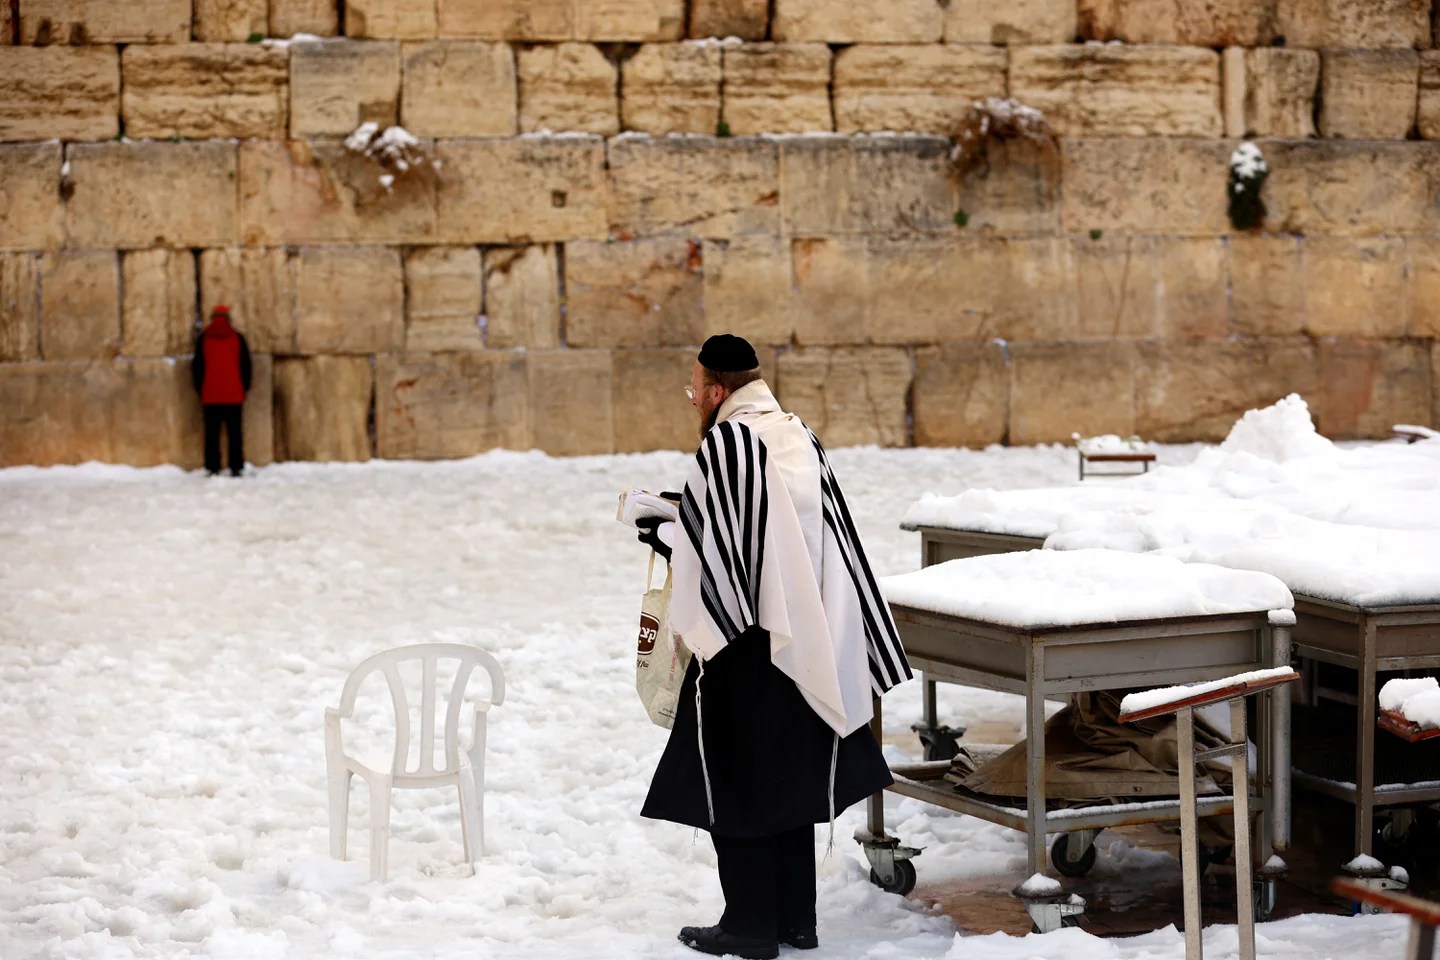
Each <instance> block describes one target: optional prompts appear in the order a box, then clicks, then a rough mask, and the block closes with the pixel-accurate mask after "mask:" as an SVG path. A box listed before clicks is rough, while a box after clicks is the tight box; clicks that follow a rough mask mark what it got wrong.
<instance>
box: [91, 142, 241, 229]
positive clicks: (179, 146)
mask: <svg viewBox="0 0 1440 960" xmlns="http://www.w3.org/2000/svg"><path fill="white" fill-rule="evenodd" d="M67 156H68V157H69V164H70V180H71V182H72V183H73V184H74V192H73V193H72V194H71V196H70V199H69V202H68V203H67V204H66V207H65V214H66V231H67V233H68V234H69V238H70V244H71V245H72V246H76V247H90V248H97V247H120V248H122V249H127V250H129V249H148V248H150V247H211V246H224V245H225V244H228V243H234V242H235V240H236V239H237V238H238V235H239V234H238V229H237V218H236V203H235V184H236V159H235V144H233V143H227V142H225V141H221V140H210V141H206V142H203V143H164V142H153V141H151V142H138V143H77V144H72V145H71V146H70V147H68V148H67Z"/></svg>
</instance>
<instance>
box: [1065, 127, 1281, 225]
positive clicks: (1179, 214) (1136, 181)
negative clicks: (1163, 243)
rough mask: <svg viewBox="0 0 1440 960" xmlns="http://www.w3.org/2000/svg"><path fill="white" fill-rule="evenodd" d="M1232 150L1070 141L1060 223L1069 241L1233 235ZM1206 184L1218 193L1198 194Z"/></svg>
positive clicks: (1208, 144) (1201, 143) (1181, 143)
mask: <svg viewBox="0 0 1440 960" xmlns="http://www.w3.org/2000/svg"><path fill="white" fill-rule="evenodd" d="M1233 149H1234V148H1233V145H1232V144H1229V143H1225V142H1223V141H1217V140H1187V139H1178V138H1176V139H1160V138H1155V139H1146V140H1138V139H1113V140H1112V139H1105V140H1068V139H1067V140H1063V141H1061V154H1062V156H1063V158H1064V179H1063V181H1062V183H1061V188H1060V203H1061V211H1060V216H1061V222H1062V223H1063V224H1064V227H1065V230H1066V232H1068V233H1086V234H1088V233H1089V232H1090V231H1092V230H1102V231H1106V232H1109V231H1112V230H1113V231H1120V232H1125V233H1149V234H1174V235H1180V236H1186V235H1189V236H1219V235H1221V234H1225V233H1228V232H1229V231H1230V220H1229V218H1228V217H1227V216H1226V213H1225V186H1224V184H1225V178H1226V177H1227V176H1228V174H1229V169H1230V154H1231V152H1232V151H1233ZM1267 149H1268V147H1267ZM1267 155H1268V154H1267ZM1270 169H1271V170H1272V171H1273V170H1274V169H1275V164H1274V162H1272V163H1271V165H1270ZM1271 179H1272V180H1273V179H1274V177H1273V175H1272V177H1271ZM1206 183H1214V184H1216V187H1215V189H1213V190H1205V189H1200V188H1198V187H1197V186H1196V184H1206ZM1265 197H1266V201H1267V202H1268V201H1269V197H1270V193H1269V190H1268V185H1267V192H1266V193H1265Z"/></svg>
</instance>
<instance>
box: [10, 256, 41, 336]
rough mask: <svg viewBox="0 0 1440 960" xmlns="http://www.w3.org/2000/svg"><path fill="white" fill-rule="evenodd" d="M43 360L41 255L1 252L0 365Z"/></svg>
mask: <svg viewBox="0 0 1440 960" xmlns="http://www.w3.org/2000/svg"><path fill="white" fill-rule="evenodd" d="M39 358H40V256H39V255H38V254H34V253H0V363H23V362H25V361H27V360H38V359H39Z"/></svg>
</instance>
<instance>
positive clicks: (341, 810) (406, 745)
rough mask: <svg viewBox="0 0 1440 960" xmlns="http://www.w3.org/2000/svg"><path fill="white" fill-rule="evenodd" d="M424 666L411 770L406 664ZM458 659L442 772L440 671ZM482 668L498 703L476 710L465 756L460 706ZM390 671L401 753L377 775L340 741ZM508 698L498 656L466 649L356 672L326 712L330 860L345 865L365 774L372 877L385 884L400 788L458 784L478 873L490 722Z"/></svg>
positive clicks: (430, 647)
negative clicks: (360, 701)
mask: <svg viewBox="0 0 1440 960" xmlns="http://www.w3.org/2000/svg"><path fill="white" fill-rule="evenodd" d="M417 660H418V661H420V664H421V671H422V677H423V680H422V684H421V687H422V692H421V702H420V736H419V747H420V749H419V755H418V757H417V763H416V766H415V768H414V769H409V767H408V759H409V755H410V740H411V737H410V704H409V701H408V700H407V698H406V695H405V685H404V683H403V682H402V680H401V677H400V665H401V664H403V663H408V662H410V661H417ZM442 660H443V661H451V660H453V661H456V667H455V678H454V680H453V682H452V683H451V684H450V689H449V693H448V699H447V707H446V710H445V729H444V731H443V735H444V738H445V739H444V748H445V765H444V766H443V767H442V768H440V769H436V767H435V736H436V733H435V700H436V694H437V692H439V690H438V688H439V686H440V683H439V681H438V680H437V676H436V674H437V670H436V667H437V665H438V664H439V663H440V661H442ZM476 666H480V667H483V668H484V669H485V670H486V671H487V672H488V673H489V674H490V699H489V700H485V701H481V702H479V703H477V704H476V705H475V708H474V723H473V735H472V739H471V744H470V749H469V750H468V751H465V752H462V751H461V750H460V737H459V728H460V708H461V706H462V704H463V703H464V699H465V687H466V685H467V684H468V683H469V681H470V676H471V674H472V673H473V672H474V669H475V667H476ZM377 671H379V672H382V673H383V674H384V676H385V681H386V683H388V684H389V687H390V700H391V703H392V704H393V705H394V708H395V753H394V759H393V761H392V762H391V764H390V769H389V770H388V771H380V770H373V769H371V768H370V767H367V766H366V765H365V764H364V763H362V762H361V761H360V760H358V759H356V758H355V757H352V756H350V755H348V754H346V753H345V748H344V745H343V744H342V742H341V739H340V721H341V720H343V719H347V718H349V717H351V716H352V715H353V714H354V712H355V696H356V694H357V693H358V692H359V689H360V685H361V683H362V682H363V681H364V680H365V678H366V677H368V676H369V675H370V674H372V673H374V672H377ZM504 700H505V673H504V671H502V670H501V669H500V663H499V661H497V660H496V659H495V658H494V657H493V656H491V655H490V654H488V653H486V652H485V651H484V650H481V649H480V648H478V647H471V646H467V645H465V644H463V643H417V644H414V645H411V646H406V647H396V648H395V649H394V650H386V651H384V652H382V653H377V654H375V655H374V656H372V657H369V658H367V659H366V660H364V661H363V662H362V663H361V664H360V665H359V666H358V667H356V668H355V669H354V670H352V671H351V672H350V676H349V678H348V679H347V680H346V681H345V689H344V691H343V692H342V693H341V694H340V707H339V709H336V708H334V707H330V708H327V709H326V711H325V765H326V768H327V770H328V779H329V783H330V855H331V856H332V857H335V858H336V859H337V860H344V859H345V846H346V843H345V841H346V830H347V827H348V821H349V813H350V778H351V776H353V775H356V774H358V775H359V776H360V777H361V778H362V779H363V780H364V781H365V782H366V783H367V784H368V785H369V787H370V879H372V880H384V879H385V875H386V872H387V867H388V860H389V843H390V799H391V797H390V795H391V791H392V790H393V789H395V788H397V787H398V788H415V787H443V786H449V785H451V784H454V785H455V787H456V788H457V790H458V791H459V794H460V829H461V832H462V835H463V837H464V844H465V859H466V861H467V862H469V864H470V868H471V870H472V871H473V870H474V868H475V862H476V861H477V860H479V859H480V856H481V855H482V854H483V853H484V851H485V717H486V713H487V712H488V711H489V710H490V708H491V707H493V706H496V705H498V704H500V703H502V702H504Z"/></svg>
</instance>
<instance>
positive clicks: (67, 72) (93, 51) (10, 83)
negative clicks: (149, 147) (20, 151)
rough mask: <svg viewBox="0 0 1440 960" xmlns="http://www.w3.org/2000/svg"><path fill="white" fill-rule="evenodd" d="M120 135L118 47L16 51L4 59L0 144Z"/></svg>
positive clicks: (0, 67)
mask: <svg viewBox="0 0 1440 960" xmlns="http://www.w3.org/2000/svg"><path fill="white" fill-rule="evenodd" d="M119 132H120V56H119V54H117V53H116V52H115V48H114V47H74V48H71V47H41V48H35V47H11V48H10V49H7V50H6V51H5V56H4V57H0V140H51V139H57V138H58V139H61V140H109V139H111V138H113V137H114V136H115V135H116V134H117V133H119Z"/></svg>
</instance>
